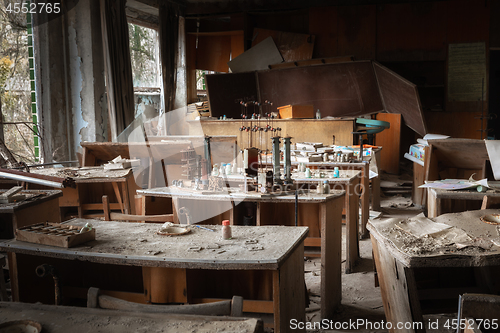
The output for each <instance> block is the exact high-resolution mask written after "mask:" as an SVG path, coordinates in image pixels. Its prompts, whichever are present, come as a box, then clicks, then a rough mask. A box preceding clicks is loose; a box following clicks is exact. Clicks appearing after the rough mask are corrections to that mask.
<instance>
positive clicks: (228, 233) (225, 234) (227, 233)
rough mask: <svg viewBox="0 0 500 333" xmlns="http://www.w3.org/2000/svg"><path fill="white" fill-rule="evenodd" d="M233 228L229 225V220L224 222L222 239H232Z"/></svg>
mask: <svg viewBox="0 0 500 333" xmlns="http://www.w3.org/2000/svg"><path fill="white" fill-rule="evenodd" d="M231 238H232V235H231V226H230V225H229V220H223V221H222V239H231Z"/></svg>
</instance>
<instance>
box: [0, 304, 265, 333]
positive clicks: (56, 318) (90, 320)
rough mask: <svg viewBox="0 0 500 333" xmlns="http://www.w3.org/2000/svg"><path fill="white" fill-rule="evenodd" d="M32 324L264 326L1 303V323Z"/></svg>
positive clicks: (68, 327) (46, 327)
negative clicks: (23, 321) (22, 321)
mask: <svg viewBox="0 0 500 333" xmlns="http://www.w3.org/2000/svg"><path fill="white" fill-rule="evenodd" d="M18 320H31V321H35V322H37V323H39V324H40V325H41V326H42V332H51V333H67V332H73V333H87V332H99V331H105V332H123V331H127V332H141V331H147V332H161V331H166V332H173V331H175V332H188V331H192V330H201V331H202V332H216V331H218V330H224V331H228V332H242V333H261V332H263V329H262V322H261V321H260V320H259V319H254V318H235V317H216V316H195V315H181V314H165V313H138V312H125V311H117V310H107V309H91V308H83V307H74V306H54V305H46V304H28V303H19V302H0V323H6V322H11V321H18Z"/></svg>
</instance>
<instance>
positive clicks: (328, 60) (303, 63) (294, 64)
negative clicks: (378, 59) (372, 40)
mask: <svg viewBox="0 0 500 333" xmlns="http://www.w3.org/2000/svg"><path fill="white" fill-rule="evenodd" d="M346 61H354V57H353V56H343V57H333V58H321V59H310V60H300V61H291V62H282V63H281V64H275V65H271V66H269V68H270V69H280V68H292V67H302V66H314V65H323V64H335V63H337V62H346Z"/></svg>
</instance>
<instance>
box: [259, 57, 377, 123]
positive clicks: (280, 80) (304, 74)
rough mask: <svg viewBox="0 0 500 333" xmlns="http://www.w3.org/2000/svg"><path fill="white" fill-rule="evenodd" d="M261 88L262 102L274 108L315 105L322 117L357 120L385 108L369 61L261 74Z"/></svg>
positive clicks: (296, 68)
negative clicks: (363, 115)
mask: <svg viewBox="0 0 500 333" xmlns="http://www.w3.org/2000/svg"><path fill="white" fill-rule="evenodd" d="M258 85H259V92H260V98H261V100H262V101H264V100H269V101H271V102H272V103H273V105H274V106H281V105H288V104H291V105H295V104H313V105H314V109H315V110H316V109H320V111H321V116H322V117H326V116H332V117H341V116H344V117H353V116H357V115H361V114H367V113H375V112H381V111H382V110H383V109H384V108H383V104H382V100H381V98H380V93H379V87H378V85H377V78H376V77H375V74H374V71H373V66H372V63H371V62H369V61H350V62H344V63H336V64H325V65H319V66H309V67H295V68H287V69H276V70H270V71H259V72H258ZM312 87H314V88H312Z"/></svg>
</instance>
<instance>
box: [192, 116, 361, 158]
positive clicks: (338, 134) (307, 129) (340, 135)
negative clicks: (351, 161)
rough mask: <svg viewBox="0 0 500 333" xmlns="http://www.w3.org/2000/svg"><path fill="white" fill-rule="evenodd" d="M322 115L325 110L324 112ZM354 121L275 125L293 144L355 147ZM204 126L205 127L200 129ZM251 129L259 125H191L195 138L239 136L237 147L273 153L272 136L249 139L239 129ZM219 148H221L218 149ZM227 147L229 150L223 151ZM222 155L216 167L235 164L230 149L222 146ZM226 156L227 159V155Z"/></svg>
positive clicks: (292, 121)
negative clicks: (253, 148) (232, 161)
mask: <svg viewBox="0 0 500 333" xmlns="http://www.w3.org/2000/svg"><path fill="white" fill-rule="evenodd" d="M320 111H321V110H320ZM354 122H355V120H354V119H350V118H347V119H345V118H344V119H338V120H333V119H321V120H316V119H275V120H273V125H274V126H277V127H280V128H281V133H282V136H290V137H292V142H294V143H296V142H321V143H323V144H324V145H334V144H335V145H343V146H351V145H352V144H353V135H352V132H353V131H354ZM200 123H201V126H199V125H200ZM242 123H243V126H251V124H255V122H251V121H249V120H245V121H242V120H225V121H224V120H221V121H213V120H202V121H201V122H196V123H194V122H193V123H189V127H190V128H189V131H190V133H192V134H203V133H204V134H206V135H209V136H212V135H221V134H226V135H234V136H237V144H238V147H239V148H242V147H256V148H259V149H262V150H270V149H271V139H270V135H256V134H254V133H250V139H249V135H248V134H247V133H246V132H244V133H242V132H241V131H240V130H239V129H240V127H241V126H242ZM215 147H218V145H215ZM224 147H226V149H225V150H222V148H224ZM218 151H220V153H219V154H216V155H214V163H221V162H223V163H227V162H229V161H231V160H232V158H233V157H232V156H231V154H230V151H229V150H228V149H227V144H226V145H221V148H220V149H219V150H218ZM224 152H225V155H223V153H224Z"/></svg>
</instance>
